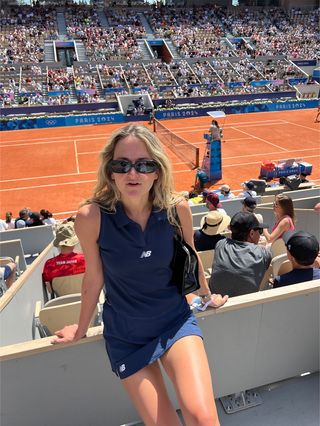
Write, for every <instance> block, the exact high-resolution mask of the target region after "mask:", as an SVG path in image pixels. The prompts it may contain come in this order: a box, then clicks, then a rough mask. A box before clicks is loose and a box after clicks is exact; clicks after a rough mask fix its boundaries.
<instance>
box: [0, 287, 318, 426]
mask: <svg viewBox="0 0 320 426" xmlns="http://www.w3.org/2000/svg"><path fill="white" fill-rule="evenodd" d="M319 289H320V280H318V281H312V282H309V283H301V284H296V285H294V286H289V287H285V288H281V289H273V290H268V291H265V292H260V293H252V294H247V295H243V296H239V297H234V298H232V299H230V300H229V301H228V302H227V304H226V305H225V306H224V307H222V308H220V309H218V310H210V311H207V312H204V313H201V314H199V315H198V319H199V324H200V326H201V328H202V330H203V332H204V340H205V345H206V349H207V353H208V357H209V363H210V366H211V371H212V374H213V383H214V390H215V395H216V397H220V396H223V395H227V394H232V393H234V392H239V391H241V390H245V389H250V388H254V387H258V386H262V385H265V384H268V383H272V382H275V381H279V380H284V379H287V378H290V377H294V376H296V375H300V374H301V373H304V372H315V371H318V369H319ZM90 332H91V334H90V335H89V337H87V338H85V339H82V340H81V341H80V342H78V343H75V344H67V345H54V346H52V345H51V344H50V338H46V339H41V340H36V341H33V342H27V343H22V344H19V345H13V346H7V347H4V348H2V349H1V352H0V353H1V358H0V360H1V383H2V386H3V387H4V389H5V391H3V392H1V407H2V412H1V425H2V426H17V425H20V424H25V425H45V426H56V424H59V425H60V426H69V425H77V426H88V425H93V426H100V425H101V426H106V425H107V426H119V425H122V424H124V423H127V422H130V421H134V420H138V415H137V413H136V412H135V410H134V408H133V406H132V404H131V402H130V401H129V399H128V397H127V395H126V393H125V391H124V390H123V389H122V387H121V384H120V381H119V380H118V379H117V378H116V377H115V376H114V374H113V373H112V372H111V369H110V366H109V363H108V360H107V356H106V353H105V348H104V342H103V339H102V336H101V335H100V333H101V328H100V327H96V328H94V329H91V330H90ZM169 393H170V397H171V398H172V400H173V401H174V403H175V404H176V400H175V397H174V395H173V391H172V388H170V391H169Z"/></svg>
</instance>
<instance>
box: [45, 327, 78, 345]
mask: <svg viewBox="0 0 320 426" xmlns="http://www.w3.org/2000/svg"><path fill="white" fill-rule="evenodd" d="M77 331H78V324H73V325H66V326H65V327H63V328H62V329H61V330H58V331H56V332H55V333H54V334H55V335H56V337H54V338H53V339H52V340H51V343H53V344H56V343H71V342H76V341H78V340H79V339H80V337H76V333H77Z"/></svg>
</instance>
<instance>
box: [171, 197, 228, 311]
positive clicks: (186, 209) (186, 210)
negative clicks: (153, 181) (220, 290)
mask: <svg viewBox="0 0 320 426" xmlns="http://www.w3.org/2000/svg"><path fill="white" fill-rule="evenodd" d="M176 208H177V214H178V217H179V220H180V224H181V228H182V232H183V239H184V240H185V241H186V243H188V244H189V245H190V246H191V247H193V248H195V247H194V241H193V226H192V214H191V209H190V206H189V204H188V202H187V201H186V200H182V201H181V202H180V203H179V204H177V207H176ZM198 260H199V283H200V288H199V290H198V294H199V295H203V296H207V298H206V297H204V298H203V301H204V302H208V301H210V298H211V302H212V306H214V307H215V308H217V307H219V306H222V305H224V304H225V302H226V301H227V300H228V296H224V297H222V296H221V295H220V294H213V295H211V292H210V289H209V286H208V283H207V280H206V277H205V275H204V270H203V266H202V263H201V259H200V257H199V255H198ZM206 299H207V300H206Z"/></svg>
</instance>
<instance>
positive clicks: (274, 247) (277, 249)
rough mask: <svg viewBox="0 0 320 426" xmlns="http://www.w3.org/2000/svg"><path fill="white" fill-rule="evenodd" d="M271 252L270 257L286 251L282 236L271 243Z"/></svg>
mask: <svg viewBox="0 0 320 426" xmlns="http://www.w3.org/2000/svg"><path fill="white" fill-rule="evenodd" d="M270 249H271V254H272V258H274V257H276V256H279V255H280V254H284V253H287V248H286V245H285V243H284V241H283V239H282V238H278V239H277V240H275V241H274V242H273V243H272V244H271V247H270Z"/></svg>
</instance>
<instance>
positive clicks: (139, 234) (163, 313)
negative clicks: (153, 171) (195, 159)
mask: <svg viewBox="0 0 320 426" xmlns="http://www.w3.org/2000/svg"><path fill="white" fill-rule="evenodd" d="M173 231H174V230H173V226H172V225H171V224H170V223H169V221H168V218H167V214H166V211H163V210H161V211H159V210H155V209H153V210H152V212H151V214H150V217H149V220H148V222H147V225H146V228H145V230H144V231H142V229H141V227H140V225H138V224H137V223H135V222H134V221H132V220H131V219H130V218H129V217H128V216H127V215H126V213H125V211H124V208H123V205H122V204H121V203H118V204H117V207H116V212H115V213H110V212H107V211H105V210H103V209H101V227H100V235H99V239H98V244H99V247H100V255H101V259H102V264H103V274H104V282H105V289H106V293H107V300H108V302H107V303H105V305H104V314H103V318H104V336H105V338H106V339H107V338H108V337H111V338H112V339H111V340H112V341H113V338H115V339H117V340H119V341H122V343H126V344H129V345H130V343H132V344H139V345H143V344H147V343H148V342H149V341H150V340H151V339H155V338H156V337H159V336H161V334H162V333H164V332H166V331H168V330H169V329H170V328H172V327H174V326H175V325H177V324H179V323H181V322H183V321H185V320H186V318H188V317H189V316H190V308H189V305H188V303H187V301H186V299H185V297H183V296H181V294H180V293H179V292H178V290H177V287H176V286H175V285H174V284H173V283H172V282H171V276H172V270H171V267H170V263H171V260H172V256H173V248H174V243H173V241H174V240H173ZM128 349H129V348H128Z"/></svg>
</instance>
